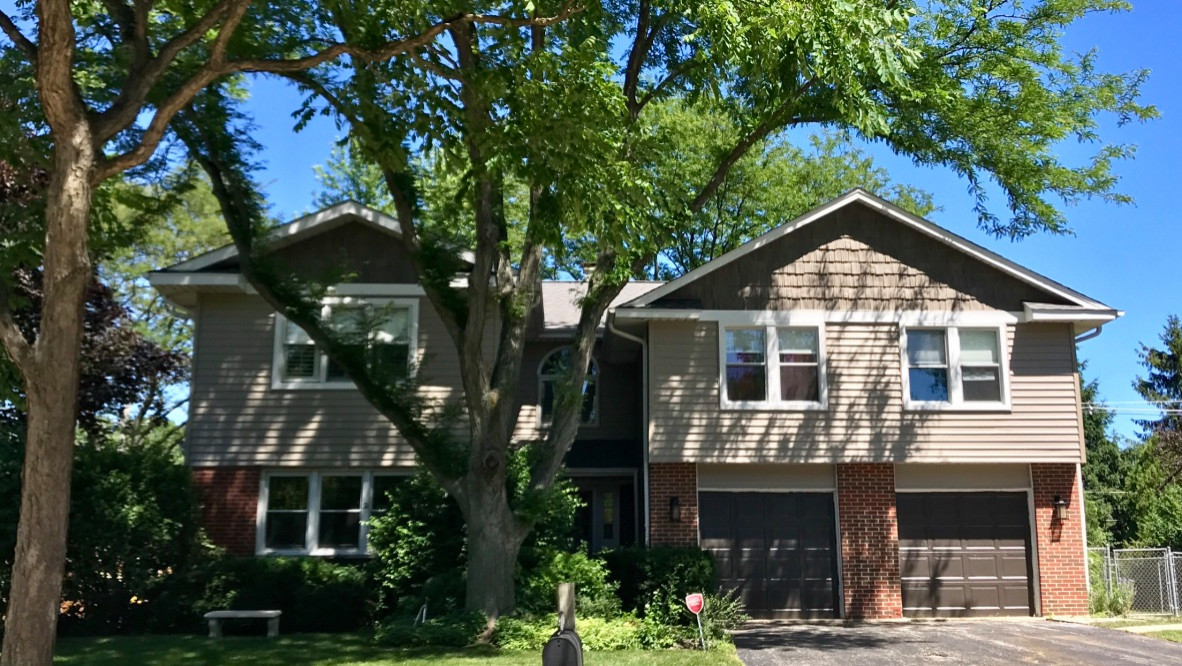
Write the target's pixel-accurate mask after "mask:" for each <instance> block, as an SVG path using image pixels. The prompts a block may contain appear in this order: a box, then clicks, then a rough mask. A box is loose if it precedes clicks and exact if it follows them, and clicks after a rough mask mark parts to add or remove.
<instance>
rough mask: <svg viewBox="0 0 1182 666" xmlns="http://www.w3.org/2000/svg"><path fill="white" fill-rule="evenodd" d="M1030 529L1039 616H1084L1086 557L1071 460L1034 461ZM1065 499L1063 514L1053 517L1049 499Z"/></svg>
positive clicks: (1076, 469)
mask: <svg viewBox="0 0 1182 666" xmlns="http://www.w3.org/2000/svg"><path fill="white" fill-rule="evenodd" d="M1030 475H1031V480H1032V481H1033V484H1034V532H1035V536H1036V537H1037V539H1038V574H1039V578H1040V579H1041V585H1040V594H1041V598H1042V614H1043V615H1060V616H1062V615H1087V613H1088V583H1087V580H1088V579H1087V560H1086V559H1085V555H1084V529H1085V528H1084V517H1083V510H1082V509H1083V503H1082V502H1081V501H1080V492H1079V467H1078V466H1077V465H1075V464H1074V463H1035V464H1032V465H1031V466H1030ZM1056 495H1059V496H1060V497H1062V498H1063V499H1065V500H1067V509H1066V516H1065V517H1064V519H1063V520H1062V521H1059V520H1055V519H1054V506H1053V504H1052V502H1053V501H1054V499H1055V496H1056Z"/></svg>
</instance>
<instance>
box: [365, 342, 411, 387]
mask: <svg viewBox="0 0 1182 666" xmlns="http://www.w3.org/2000/svg"><path fill="white" fill-rule="evenodd" d="M368 362H369V367H370V368H371V369H372V370H373V371H374V375H375V376H376V377H377V378H379V379H381V378H391V379H402V378H405V377H406V374H407V371H408V369H409V366H410V345H408V344H406V343H405V342H400V343H394V342H390V343H386V342H378V343H375V344H374V345H373V346H372V347H371V348H370V350H369V359H368Z"/></svg>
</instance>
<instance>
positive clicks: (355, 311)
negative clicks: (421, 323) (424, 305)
mask: <svg viewBox="0 0 1182 666" xmlns="http://www.w3.org/2000/svg"><path fill="white" fill-rule="evenodd" d="M320 316H321V318H322V320H323V321H326V322H328V325H329V326H330V327H331V328H332V329H333V330H334V331H335V332H336V333H337V334H338V335H340V336H341V337H342V339H343V341H344V344H345V345H346V347H347V348H350V347H351V348H354V349H355V350H356V351H357V352H360V353H362V354H364V357H365V360H366V364H367V365H368V366H369V367H370V368H371V370H373V371H374V372H375V373H388V374H387V375H386V376H389V377H391V378H402V377H405V376H406V375H407V373H408V372H409V371H410V367H411V363H412V362H413V360H414V358H415V347H416V340H417V338H418V336H417V329H418V301H417V300H414V299H410V300H407V299H360V298H349V297H340V298H328V299H325V301H324V306H323V310H322V311H321V314H320ZM272 385H273V386H274V387H275V388H351V387H352V386H353V382H352V381H350V380H349V377H348V376H347V375H346V374H345V371H344V368H342V367H341V366H340V365H338V364H337V363H336V362H334V361H333V360H332V359H331V358H329V357H328V354H325V353H324V351H323V350H321V349H320V347H319V346H317V345H316V344H315V343H314V342H313V341H312V338H310V337H309V336H308V334H307V333H305V332H304V330H303V329H301V328H300V327H299V326H296V325H295V324H293V323H292V322H290V321H288V320H287V319H286V318H285V317H283V316H282V315H276V316H275V358H274V373H273V381H272Z"/></svg>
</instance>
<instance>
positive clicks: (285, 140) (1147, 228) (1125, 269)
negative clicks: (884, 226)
mask: <svg viewBox="0 0 1182 666" xmlns="http://www.w3.org/2000/svg"><path fill="white" fill-rule="evenodd" d="M1179 9H1182V4H1179V3H1177V2H1175V1H1174V0H1153V1H1149V0H1143V1H1142V2H1140V3H1138V4H1137V5H1136V7H1135V8H1134V10H1133V11H1132V12H1130V13H1125V14H1115V15H1112V14H1101V15H1094V16H1090V17H1088V18H1086V19H1084V20H1082V21H1080V22H1079V23H1077V24H1076V25H1075V26H1073V27H1072V29H1071V31H1070V32H1069V33H1068V34H1067V35H1066V38H1065V43H1066V45H1067V47H1068V48H1069V49H1071V50H1073V51H1079V52H1082V51H1086V50H1088V49H1090V48H1093V47H1095V48H1098V49H1099V51H1100V56H1099V64H1100V66H1101V68H1102V69H1104V70H1107V71H1126V70H1132V69H1138V68H1149V69H1150V70H1152V73H1151V75H1150V78H1149V81H1148V83H1147V85H1146V86H1145V88H1144V97H1143V99H1144V100H1145V101H1146V102H1149V103H1152V104H1154V105H1156V106H1157V108H1158V110H1159V111H1160V112H1161V116H1162V117H1161V118H1160V119H1158V120H1156V121H1152V122H1149V123H1146V124H1143V125H1128V126H1125V127H1122V128H1117V127H1115V125H1114V123H1111V122H1109V123H1107V124H1105V125H1104V126H1103V128H1102V130H1103V131H1102V136H1103V137H1104V138H1105V139H1106V140H1108V141H1111V142H1118V143H1129V144H1135V145H1137V146H1138V150H1137V156H1136V159H1135V160H1132V161H1128V162H1124V163H1121V164H1119V165H1118V167H1117V169H1118V173H1119V175H1120V176H1121V179H1122V182H1121V185H1120V189H1121V191H1122V192H1124V193H1127V194H1130V195H1132V196H1133V197H1134V199H1135V200H1136V204H1135V205H1133V206H1116V205H1110V204H1104V203H1102V202H1083V203H1081V204H1079V205H1078V206H1073V207H1070V208H1068V209H1067V216H1068V219H1069V220H1070V223H1071V226H1072V228H1073V229H1074V231H1075V235H1071V236H1047V235H1040V236H1035V237H1031V238H1027V239H1025V240H1021V241H1017V242H1010V241H1007V240H998V239H995V238H992V237H990V236H988V235H986V234H984V233H982V232H981V231H979V230H978V229H977V228H976V217H975V215H974V213H973V211H972V199H971V198H970V196H969V195H968V192H967V188H966V184H965V182H964V181H963V180H961V179H959V178H958V177H957V176H956V175H955V174H952V173H951V172H947V171H943V170H934V169H921V168H917V167H915V166H914V165H912V164H911V163H910V161H909V160H907V159H906V158H905V157H899V156H896V155H893V154H891V153H890V151H889V150H887V149H885V148H883V147H879V146H872V147H870V149H869V150H870V151H871V153H872V154H873V155H874V157H875V158H876V159H877V160H878V163H879V164H880V165H882V166H884V167H886V168H887V169H888V170H889V172H890V174H891V177H892V178H893V179H894V180H896V181H899V182H903V183H908V184H911V185H916V186H919V187H922V188H924V189H925V190H927V191H929V192H932V193H933V194H934V196H935V202H936V204H937V205H938V206H939V207H940V208H941V210H940V211H939V212H937V213H935V214H933V215H932V216H931V219H932V221H934V222H936V223H937V224H940V225H941V226H944V227H946V228H948V229H950V230H952V231H955V232H956V233H959V234H961V235H963V236H966V237H968V238H969V239H971V240H973V241H975V242H977V243H980V244H982V245H984V246H986V247H988V248H990V249H992V250H994V251H996V252H999V253H1001V254H1003V255H1005V256H1007V257H1009V258H1010V259H1012V260H1014V261H1017V262H1018V263H1020V264H1023V265H1025V266H1027V267H1029V268H1031V269H1033V270H1036V271H1038V272H1040V273H1043V274H1045V275H1047V276H1049V277H1051V278H1054V279H1055V280H1058V281H1060V282H1063V283H1065V284H1067V285H1069V286H1071V287H1072V288H1074V289H1076V290H1078V291H1081V292H1083V293H1085V294H1087V295H1089V296H1091V297H1093V298H1096V299H1099V300H1101V301H1103V302H1105V303H1107V304H1109V305H1111V306H1113V307H1116V308H1119V309H1121V310H1124V311H1125V313H1126V314H1125V316H1124V317H1123V318H1121V319H1119V320H1117V321H1116V322H1114V323H1111V324H1109V325H1107V326H1105V327H1104V331H1103V333H1102V334H1101V335H1100V336H1099V337H1097V338H1095V339H1092V340H1090V341H1087V342H1084V343H1083V344H1082V345H1081V346H1080V357H1081V358H1083V359H1086V360H1087V362H1088V376H1089V377H1093V378H1098V379H1099V380H1100V386H1101V392H1102V395H1103V397H1104V398H1105V399H1106V400H1109V401H1111V402H1112V404H1113V406H1115V407H1118V408H1119V409H1122V410H1133V409H1137V408H1138V407H1137V406H1136V405H1135V401H1137V400H1138V397H1137V395H1136V393H1135V392H1134V391H1133V389H1132V382H1133V380H1134V378H1135V377H1136V376H1137V374H1138V373H1139V372H1140V371H1141V366H1140V365H1139V362H1138V357H1137V348H1138V344H1139V343H1141V342H1145V343H1148V344H1156V343H1157V337H1158V334H1159V332H1160V331H1161V329H1162V327H1163V325H1164V323H1165V319H1166V316H1167V315H1168V314H1173V313H1182V303H1180V301H1179V294H1180V292H1182V271H1179V267H1178V264H1175V263H1174V262H1176V261H1180V260H1182V253H1180V252H1179V250H1180V249H1182V228H1180V227H1179V225H1178V224H1177V220H1178V217H1179V214H1178V212H1177V205H1176V195H1177V190H1178V189H1179V188H1180V187H1182V185H1180V184H1179V183H1177V182H1176V180H1177V178H1178V176H1179V174H1180V172H1182V157H1180V156H1182V57H1179V55H1178V50H1177V49H1178V40H1179V36H1180V35H1182V13H1180V12H1179ZM251 87H252V90H251V92H252V99H251V102H250V107H251V111H252V112H253V114H254V116H255V119H256V121H257V122H258V131H257V132H256V137H257V139H258V140H259V141H260V142H261V143H262V144H263V146H264V147H265V149H264V151H263V153H262V158H263V160H264V162H265V165H264V171H263V173H262V174H261V176H262V180H263V181H264V183H265V188H266V192H267V196H268V199H269V201H270V203H271V206H272V209H273V212H274V213H275V214H276V215H278V216H279V217H280V218H283V219H286V218H289V217H291V216H293V215H295V214H298V213H300V212H303V211H306V210H308V209H310V208H311V207H312V196H313V194H314V193H315V192H316V190H317V183H316V179H315V176H314V174H313V171H312V167H313V165H317V164H324V163H325V161H326V160H327V158H328V155H329V152H330V150H331V149H332V145H333V143H334V141H335V139H336V138H337V137H338V136H340V132H339V130H338V129H337V128H336V127H335V126H334V124H333V123H332V122H331V121H330V120H326V119H318V120H317V121H314V122H313V123H312V124H311V125H309V126H308V127H307V128H306V129H305V130H304V131H303V132H300V133H299V134H296V133H294V132H292V130H291V127H292V124H293V123H292V121H291V119H290V117H289V116H288V114H289V113H290V110H292V109H294V108H296V105H297V103H298V101H299V96H298V95H297V94H296V93H295V92H294V91H293V90H291V89H289V88H287V87H285V86H284V85H283V84H281V83H278V82H276V81H273V80H267V79H257V80H255V81H254V82H252V84H251ZM1063 150H1064V154H1065V155H1067V156H1069V157H1071V156H1077V155H1081V154H1083V153H1082V152H1081V151H1080V150H1079V148H1078V147H1076V146H1064V148H1063ZM999 203H1000V201H999ZM997 210H998V212H999V214H1000V213H1001V212H1003V210H1004V209H1003V208H1002V207H998V208H997ZM1138 417H1142V416H1141V415H1139V414H1136V413H1134V412H1129V411H1122V412H1120V413H1118V417H1117V422H1116V429H1117V431H1118V432H1119V433H1120V434H1123V435H1127V436H1133V435H1135V434H1136V426H1135V425H1134V424H1133V423H1132V419H1133V418H1138Z"/></svg>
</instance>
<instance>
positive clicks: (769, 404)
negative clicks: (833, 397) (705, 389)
mask: <svg viewBox="0 0 1182 666" xmlns="http://www.w3.org/2000/svg"><path fill="white" fill-rule="evenodd" d="M740 328H747V329H752V328H762V329H764V337H763V341H764V345H765V348H764V359H763V362H764V371H765V372H766V373H767V378H766V382H765V383H766V387H767V395H768V396H769V398H768V399H767V400H730V399H728V398H727V396H726V331H727V329H740ZM781 328H815V329H816V330H817V390H818V393H819V397H820V400H819V401H816V402H814V401H811V400H780V399H776V398H774V397H771V396H778V395H780V372H779V369H780V336H779V334H778V333H777V330H778V329H781ZM828 374H829V370H828V357H827V354H826V350H825V317H824V316H823V314H822V313H819V312H776V313H770V312H758V311H752V312H734V313H729V316H727V317H724V318H720V319H719V320H718V406H719V408H720V409H724V410H746V411H784V412H811V411H825V410H828V409H829V381H828Z"/></svg>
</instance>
